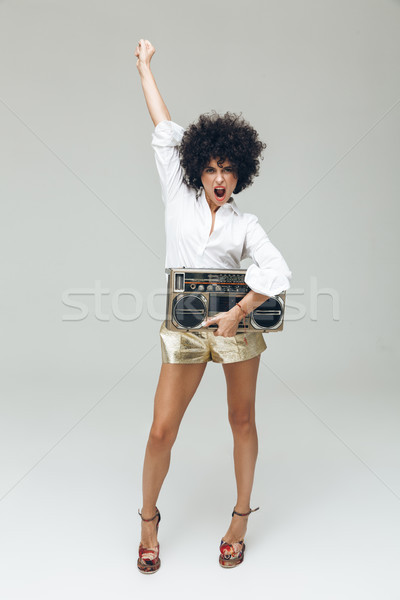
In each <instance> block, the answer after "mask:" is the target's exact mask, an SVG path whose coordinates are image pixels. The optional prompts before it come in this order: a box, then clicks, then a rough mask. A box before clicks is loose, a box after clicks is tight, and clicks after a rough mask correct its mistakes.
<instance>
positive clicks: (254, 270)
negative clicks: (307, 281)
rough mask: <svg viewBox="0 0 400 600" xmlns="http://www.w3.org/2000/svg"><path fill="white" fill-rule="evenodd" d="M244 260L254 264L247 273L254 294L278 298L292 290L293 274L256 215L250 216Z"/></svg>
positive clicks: (246, 277) (247, 281) (246, 281)
mask: <svg viewBox="0 0 400 600" xmlns="http://www.w3.org/2000/svg"><path fill="white" fill-rule="evenodd" d="M247 216H248V217H249V220H248V223H247V230H246V238H245V243H244V247H243V254H242V258H251V259H252V260H253V261H254V262H253V264H252V265H250V266H249V267H248V269H247V271H246V275H245V279H244V281H245V283H247V285H248V286H249V288H250V289H252V290H253V291H254V292H257V293H259V294H264V295H265V296H276V295H277V294H280V293H281V292H283V291H286V290H288V289H289V288H290V280H291V278H292V272H291V271H290V270H289V267H288V265H287V264H286V261H285V259H284V258H283V256H282V254H281V253H280V252H279V250H278V249H277V248H276V247H275V246H274V245H273V244H272V242H271V241H270V239H269V237H268V235H267V234H266V232H265V231H264V229H263V228H262V227H261V225H260V223H259V222H258V219H257V217H256V216H255V215H250V214H249V213H247Z"/></svg>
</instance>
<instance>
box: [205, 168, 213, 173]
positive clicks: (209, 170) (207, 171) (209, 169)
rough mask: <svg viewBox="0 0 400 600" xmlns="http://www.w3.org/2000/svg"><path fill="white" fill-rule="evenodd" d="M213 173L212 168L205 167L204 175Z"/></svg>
mask: <svg viewBox="0 0 400 600" xmlns="http://www.w3.org/2000/svg"><path fill="white" fill-rule="evenodd" d="M213 171H214V169H213V167H207V168H206V169H205V172H206V173H212V172H213Z"/></svg>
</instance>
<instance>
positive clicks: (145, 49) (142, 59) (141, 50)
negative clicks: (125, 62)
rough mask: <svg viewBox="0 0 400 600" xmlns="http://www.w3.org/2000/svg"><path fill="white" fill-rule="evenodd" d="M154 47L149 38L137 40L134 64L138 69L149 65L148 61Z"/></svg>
mask: <svg viewBox="0 0 400 600" xmlns="http://www.w3.org/2000/svg"><path fill="white" fill-rule="evenodd" d="M155 51H156V49H155V48H154V46H153V45H152V44H151V43H150V42H149V40H139V41H138V45H137V46H136V50H135V56H137V61H136V66H137V68H138V69H139V71H140V70H141V69H142V68H143V67H146V68H149V67H150V61H151V59H152V57H153V54H154V52H155Z"/></svg>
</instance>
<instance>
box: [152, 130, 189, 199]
mask: <svg viewBox="0 0 400 600" xmlns="http://www.w3.org/2000/svg"><path fill="white" fill-rule="evenodd" d="M183 133H184V129H183V127H181V126H180V125H178V124H177V123H174V122H173V121H160V123H158V124H157V126H156V127H155V129H154V131H153V134H152V140H151V145H152V147H153V149H154V154H155V160H156V165H157V170H158V174H159V176H160V183H161V192H162V199H163V202H164V204H167V203H168V202H169V201H171V200H173V198H174V197H175V196H176V194H177V192H178V191H179V189H180V188H181V186H182V185H184V184H183V171H182V167H181V163H180V159H179V150H178V146H179V144H180V142H181V140H182V137H183Z"/></svg>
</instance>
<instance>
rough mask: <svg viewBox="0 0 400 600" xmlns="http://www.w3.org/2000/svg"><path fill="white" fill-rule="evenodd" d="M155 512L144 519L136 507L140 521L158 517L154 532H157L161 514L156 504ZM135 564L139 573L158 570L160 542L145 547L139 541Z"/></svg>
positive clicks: (159, 564)
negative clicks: (149, 517)
mask: <svg viewBox="0 0 400 600" xmlns="http://www.w3.org/2000/svg"><path fill="white" fill-rule="evenodd" d="M156 511H157V512H156V514H155V515H154V517H151V519H144V518H143V517H142V513H141V512H140V510H139V509H138V513H139V515H140V517H141V519H142V521H152V520H153V519H155V518H156V517H158V521H157V527H156V533H158V526H159V524H160V521H161V514H160V511H159V510H158V508H157V506H156ZM137 566H138V569H139V571H140V572H141V573H147V574H148V573H155V572H156V571H158V569H159V568H160V566H161V560H160V544H157V546H153V547H149V548H145V547H144V546H143V544H142V542H140V544H139V557H138V559H137Z"/></svg>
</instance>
